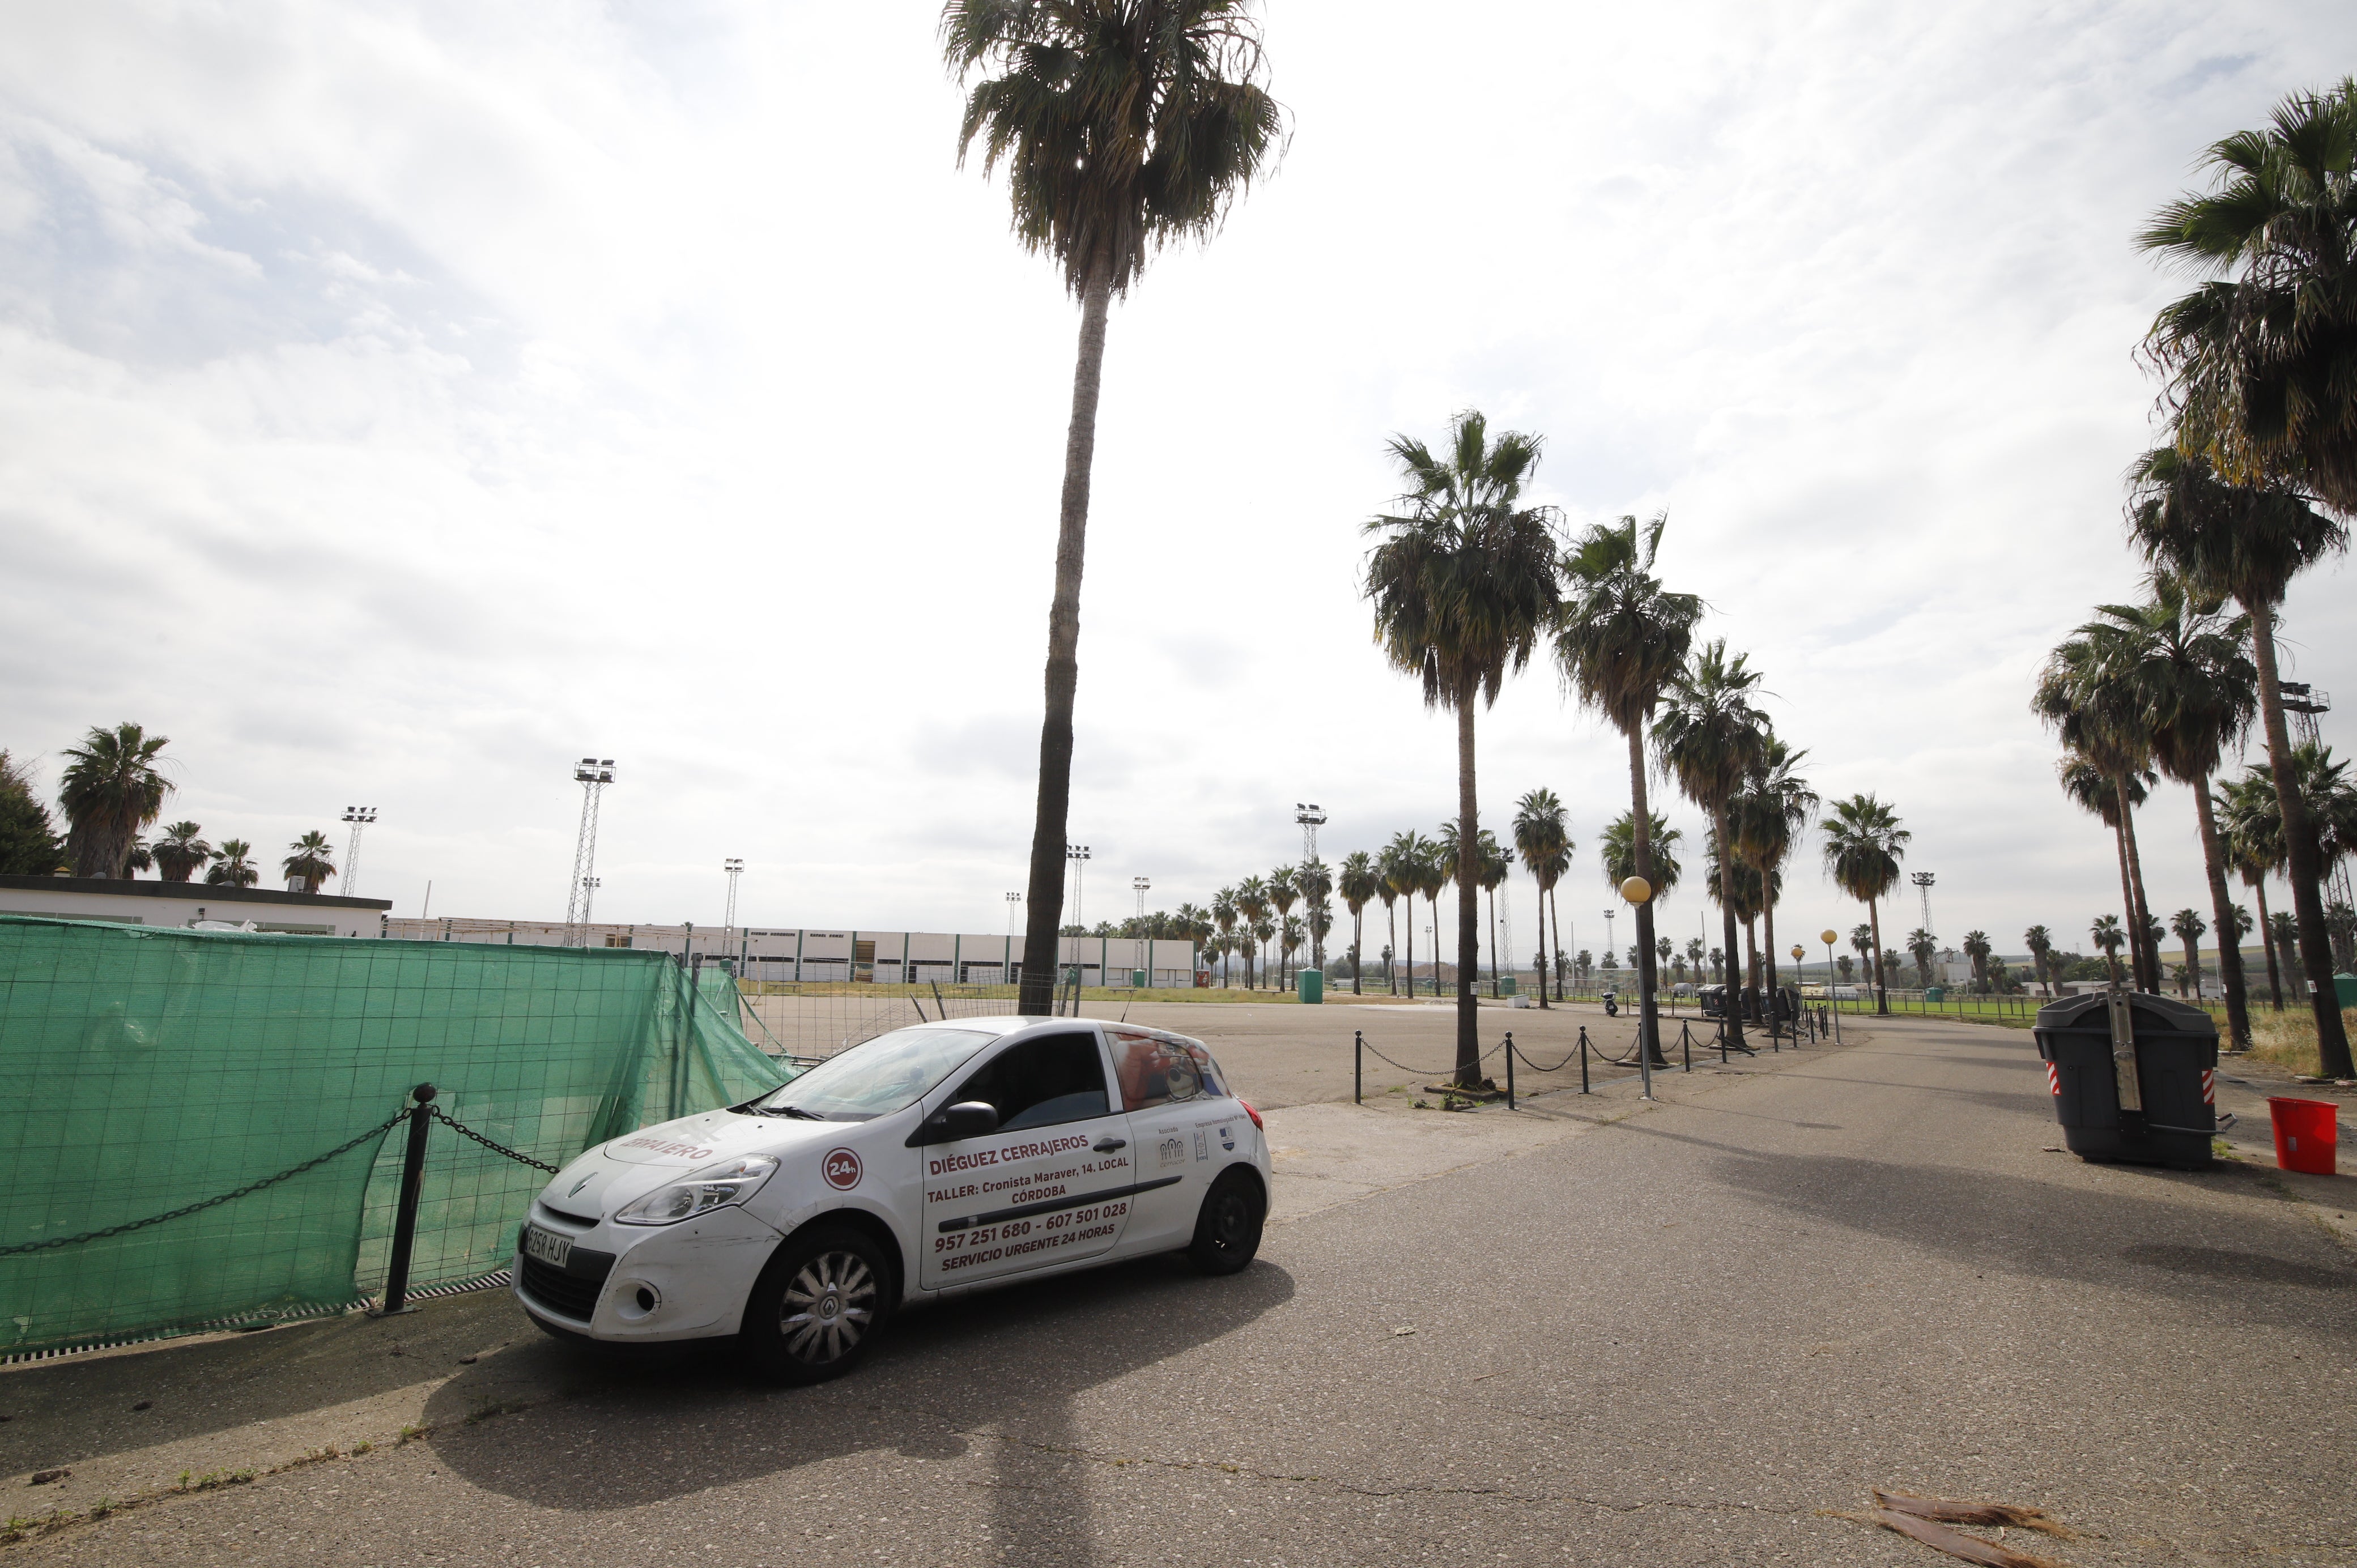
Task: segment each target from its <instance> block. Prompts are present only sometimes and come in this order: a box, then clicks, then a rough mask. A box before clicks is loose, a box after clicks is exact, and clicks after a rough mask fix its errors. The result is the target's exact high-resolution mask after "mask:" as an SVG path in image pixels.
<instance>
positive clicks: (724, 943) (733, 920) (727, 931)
mask: <svg viewBox="0 0 2357 1568" xmlns="http://www.w3.org/2000/svg"><path fill="white" fill-rule="evenodd" d="M720 869H721V871H722V872H723V873H724V874H725V875H726V876H727V878H728V912H727V913H726V915H723V916H722V917H721V920H720V949H721V950H722V951H723V952H727V951H730V950H733V949H734V948H735V946H736V943H737V878H738V877H740V876H742V875H745V863H744V862H743V861H741V860H738V859H737V857H736V856H734V855H731V856H729V857H728V858H727V859H726V860H724V861H722V862H721V863H720Z"/></svg>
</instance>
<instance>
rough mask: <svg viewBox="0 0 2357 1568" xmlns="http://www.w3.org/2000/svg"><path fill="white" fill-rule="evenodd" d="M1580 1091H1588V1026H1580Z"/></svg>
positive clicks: (1584, 1092)
mask: <svg viewBox="0 0 2357 1568" xmlns="http://www.w3.org/2000/svg"><path fill="white" fill-rule="evenodd" d="M1579 1092H1580V1093H1582V1094H1586V1093H1587V1025H1585V1024H1582V1025H1581V1026H1579Z"/></svg>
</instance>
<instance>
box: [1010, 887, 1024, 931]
mask: <svg viewBox="0 0 2357 1568" xmlns="http://www.w3.org/2000/svg"><path fill="white" fill-rule="evenodd" d="M1022 912H1023V895H1022V894H1020V893H1009V894H1008V895H1007V896H1006V934H1007V935H1008V936H1009V937H1013V936H1015V935H1016V934H1017V932H1016V929H1015V922H1016V921H1017V919H1019V918H1022Z"/></svg>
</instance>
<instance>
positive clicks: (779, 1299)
mask: <svg viewBox="0 0 2357 1568" xmlns="http://www.w3.org/2000/svg"><path fill="white" fill-rule="evenodd" d="M890 1277H891V1276H890V1273H889V1270H888V1265H887V1264H886V1262H885V1261H884V1254H883V1252H882V1251H881V1250H880V1249H879V1248H878V1247H877V1245H876V1243H875V1242H874V1241H872V1240H869V1239H868V1238H867V1237H866V1236H865V1235H863V1234H861V1233H860V1232H859V1231H857V1230H853V1229H851V1228H850V1227H848V1226H822V1227H818V1228H815V1229H813V1230H806V1231H804V1232H802V1234H800V1235H798V1236H795V1237H793V1238H792V1239H791V1240H788V1241H787V1242H786V1244H785V1245H784V1246H782V1247H780V1248H779V1249H778V1251H777V1255H776V1256H775V1257H773V1258H771V1259H770V1263H769V1267H767V1268H765V1269H763V1270H762V1271H761V1277H760V1279H759V1281H757V1282H755V1283H754V1286H753V1294H752V1297H751V1299H749V1300H748V1301H747V1302H746V1304H745V1326H744V1329H743V1337H744V1345H745V1348H746V1351H747V1353H748V1356H749V1357H750V1358H751V1359H752V1362H753V1364H754V1366H755V1367H757V1368H759V1369H760V1371H761V1372H762V1373H764V1374H765V1375H767V1376H769V1377H770V1378H774V1379H776V1380H778V1381H780V1382H781V1383H819V1382H824V1381H825V1380H827V1379H829V1378H839V1377H841V1376H843V1374H844V1373H845V1372H847V1371H849V1370H851V1369H852V1368H854V1367H856V1366H857V1365H858V1364H859V1362H860V1360H861V1359H863V1358H864V1357H865V1356H866V1354H867V1351H868V1348H870V1347H871V1346H872V1345H873V1344H874V1343H875V1341H876V1334H877V1330H878V1329H879V1328H881V1327H882V1326H883V1325H884V1320H885V1318H886V1317H887V1316H889V1314H890V1311H891V1304H890V1302H889V1301H888V1299H887V1297H886V1291H887V1287H888V1281H889V1279H890Z"/></svg>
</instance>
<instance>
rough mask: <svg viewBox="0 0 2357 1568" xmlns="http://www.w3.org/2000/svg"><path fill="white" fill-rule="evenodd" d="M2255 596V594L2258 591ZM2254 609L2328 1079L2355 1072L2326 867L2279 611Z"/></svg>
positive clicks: (2303, 961) (2254, 639)
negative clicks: (2305, 796) (2300, 764)
mask: <svg viewBox="0 0 2357 1568" xmlns="http://www.w3.org/2000/svg"><path fill="white" fill-rule="evenodd" d="M2253 597H2254V598H2256V597H2257V596H2256V595H2254V596H2253ZM2244 608H2245V609H2248V610H2249V611H2250V612H2251V654H2252V659H2253V661H2254V662H2255V663H2256V664H2257V665H2258V667H2259V710H2260V712H2261V713H2262V714H2265V716H2266V730H2267V766H2268V768H2270V769H2271V770H2272V771H2273V772H2274V774H2275V776H2276V809H2277V810H2278V811H2281V812H2282V813H2283V832H2284V850H2285V854H2286V858H2287V859H2288V860H2289V861H2290V863H2291V864H2290V866H2289V868H2288V870H2287V873H2286V875H2285V879H2286V880H2287V881H2288V882H2289V883H2290V884H2291V905H2292V910H2293V913H2294V914H2295V915H2296V916H2297V918H2298V922H2299V959H2300V968H2301V969H2303V970H2304V971H2306V972H2307V973H2306V978H2307V981H2308V991H2309V996H2308V1000H2309V1008H2310V1009H2311V1010H2312V1011H2313V1012H2314V1013H2315V1014H2316V1055H2317V1060H2318V1063H2319V1066H2320V1068H2321V1069H2322V1071H2323V1073H2324V1076H2325V1077H2327V1078H2352V1077H2357V1066H2352V1063H2351V1061H2350V1059H2349V1031H2348V1029H2347V1028H2346V1027H2345V1026H2343V1025H2342V1023H2341V998H2340V995H2339V993H2337V992H2336V991H2335V990H2334V988H2333V984H2332V937H2331V933H2330V930H2329V929H2327V928H2326V926H2325V924H2324V898H2323V895H2322V887H2323V882H2324V868H2323V866H2322V865H2319V864H2318V861H2319V856H2318V854H2317V847H2316V835H2315V832H2314V829H2313V828H2312V826H2311V825H2310V823H2309V820H2308V802H2307V801H2305V800H2301V799H2300V796H2299V778H2298V773H2297V772H2296V771H2295V770H2294V768H2293V764H2292V758H2291V733H2290V731H2289V729H2288V728H2287V726H2286V725H2285V723H2284V710H2283V688H2282V686H2281V685H2280V684H2278V683H2277V681H2276V611H2275V606H2273V605H2272V604H2268V603H2266V602H2265V601H2264V600H2261V601H2260V602H2258V603H2256V604H2248V605H2245V606H2244Z"/></svg>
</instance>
